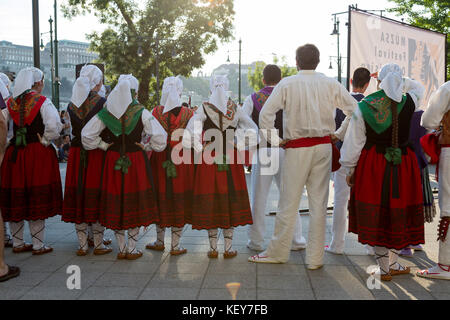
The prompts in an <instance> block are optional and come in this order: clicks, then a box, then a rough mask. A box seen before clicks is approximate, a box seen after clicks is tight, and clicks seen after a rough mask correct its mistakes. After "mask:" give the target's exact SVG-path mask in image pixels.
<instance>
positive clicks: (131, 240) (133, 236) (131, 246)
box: [128, 228, 139, 253]
mask: <svg viewBox="0 0 450 320" xmlns="http://www.w3.org/2000/svg"><path fill="white" fill-rule="evenodd" d="M138 236H139V228H133V229H128V253H137V250H136V243H137V242H138Z"/></svg>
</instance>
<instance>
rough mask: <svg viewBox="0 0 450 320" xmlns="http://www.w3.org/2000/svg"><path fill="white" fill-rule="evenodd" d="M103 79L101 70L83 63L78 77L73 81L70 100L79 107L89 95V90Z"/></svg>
mask: <svg viewBox="0 0 450 320" xmlns="http://www.w3.org/2000/svg"><path fill="white" fill-rule="evenodd" d="M102 80H103V73H102V71H101V70H100V69H99V68H98V67H97V66H94V65H91V64H90V65H85V66H83V68H81V71H80V77H79V78H78V79H77V80H76V81H75V84H74V85H73V89H72V98H71V99H70V101H71V102H72V103H73V104H74V105H75V106H76V107H80V106H81V105H82V104H83V103H84V102H85V101H86V99H87V97H88V96H89V92H90V91H91V90H92V89H94V88H95V87H96V86H97V85H98V84H99V83H100V82H101V81H102Z"/></svg>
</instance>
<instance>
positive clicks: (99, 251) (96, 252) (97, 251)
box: [94, 247, 112, 256]
mask: <svg viewBox="0 0 450 320" xmlns="http://www.w3.org/2000/svg"><path fill="white" fill-rule="evenodd" d="M110 252H112V249H111V248H109V247H105V248H99V249H95V250H94V256H103V255H105V254H108V253H110Z"/></svg>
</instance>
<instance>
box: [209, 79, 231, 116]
mask: <svg viewBox="0 0 450 320" xmlns="http://www.w3.org/2000/svg"><path fill="white" fill-rule="evenodd" d="M228 87H229V81H228V78H227V77H226V76H215V77H212V78H211V82H210V88H211V97H209V103H211V104H213V105H214V106H215V107H216V108H217V109H219V110H220V112H222V113H223V114H226V113H227V105H228V99H229V97H230V96H229V95H228Z"/></svg>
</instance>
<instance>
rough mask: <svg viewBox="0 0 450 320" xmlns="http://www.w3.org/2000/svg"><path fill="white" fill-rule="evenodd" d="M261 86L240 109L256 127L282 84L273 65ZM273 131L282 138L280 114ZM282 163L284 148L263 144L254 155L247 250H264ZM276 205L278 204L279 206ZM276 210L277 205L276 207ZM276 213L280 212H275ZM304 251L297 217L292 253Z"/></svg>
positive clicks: (304, 241)
mask: <svg viewBox="0 0 450 320" xmlns="http://www.w3.org/2000/svg"><path fill="white" fill-rule="evenodd" d="M263 77H264V78H263V83H264V85H265V87H264V88H263V89H261V90H260V91H259V92H255V93H253V94H252V95H250V96H248V97H247V99H246V100H245V101H244V105H243V109H244V111H245V113H247V114H248V115H249V116H250V117H251V118H252V120H253V122H255V123H256V124H257V125H258V124H259V114H260V112H261V110H262V108H263V107H264V104H265V103H266V101H267V99H268V98H269V97H270V95H271V93H272V91H273V89H274V87H275V86H276V85H277V84H278V83H279V82H280V81H281V69H280V68H279V67H278V66H276V65H273V64H269V65H267V66H265V67H264V70H263ZM275 128H276V129H277V130H278V134H280V136H282V135H283V111H282V110H280V111H278V113H277V115H276V120H275ZM283 160H284V149H282V148H278V147H277V148H271V146H270V144H268V143H266V141H262V143H261V144H260V147H259V149H258V152H256V153H255V154H254V155H253V161H252V175H251V190H252V194H251V199H250V202H251V208H252V217H253V224H252V225H250V226H249V227H248V243H247V247H248V248H250V249H252V250H256V251H263V250H264V249H263V245H264V233H265V228H266V227H265V223H264V216H265V212H266V206H267V198H268V195H269V191H270V187H271V185H272V181H273V180H275V184H276V185H277V188H278V190H280V184H281V165H282V163H283ZM278 204H279V203H278ZM278 207H279V205H278ZM278 211H279V210H278ZM305 248H306V240H305V238H304V237H302V225H301V218H300V216H298V218H297V223H296V228H295V235H294V239H293V243H292V250H302V249H305Z"/></svg>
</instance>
